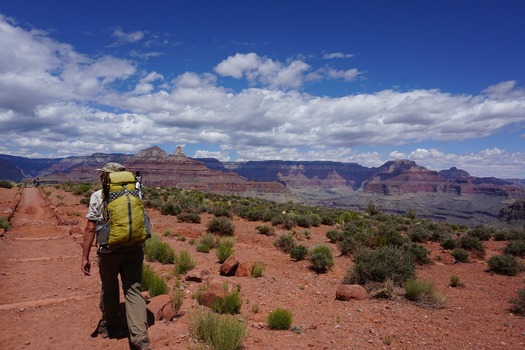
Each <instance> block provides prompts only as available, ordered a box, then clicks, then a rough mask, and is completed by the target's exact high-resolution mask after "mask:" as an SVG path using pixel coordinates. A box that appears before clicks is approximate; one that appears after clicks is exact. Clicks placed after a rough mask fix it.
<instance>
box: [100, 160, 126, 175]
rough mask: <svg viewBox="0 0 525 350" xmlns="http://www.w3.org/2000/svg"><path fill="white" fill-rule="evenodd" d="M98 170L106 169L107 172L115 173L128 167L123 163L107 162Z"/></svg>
mask: <svg viewBox="0 0 525 350" xmlns="http://www.w3.org/2000/svg"><path fill="white" fill-rule="evenodd" d="M97 170H99V171H104V172H106V173H115V172H118V171H124V170H126V168H125V167H124V165H122V164H119V163H113V162H109V163H106V165H104V167H103V168H102V169H97Z"/></svg>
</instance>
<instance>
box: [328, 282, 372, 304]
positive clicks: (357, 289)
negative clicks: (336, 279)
mask: <svg viewBox="0 0 525 350" xmlns="http://www.w3.org/2000/svg"><path fill="white" fill-rule="evenodd" d="M335 299H336V300H341V301H350V300H365V299H368V292H367V291H366V289H365V288H364V287H363V286H361V285H359V284H341V285H340V286H339V287H338V288H337V291H336V292H335Z"/></svg>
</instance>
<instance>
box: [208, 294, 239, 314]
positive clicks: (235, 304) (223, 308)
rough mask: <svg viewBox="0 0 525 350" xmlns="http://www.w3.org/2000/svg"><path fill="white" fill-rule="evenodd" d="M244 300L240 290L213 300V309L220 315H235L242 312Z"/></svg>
mask: <svg viewBox="0 0 525 350" xmlns="http://www.w3.org/2000/svg"><path fill="white" fill-rule="evenodd" d="M241 306H242V299H241V293H240V292H239V290H238V289H237V290H235V291H232V292H230V293H227V294H226V296H225V297H217V298H215V300H213V303H212V306H211V309H212V310H213V311H214V312H216V313H219V314H230V315H235V314H238V313H239V312H240V311H241Z"/></svg>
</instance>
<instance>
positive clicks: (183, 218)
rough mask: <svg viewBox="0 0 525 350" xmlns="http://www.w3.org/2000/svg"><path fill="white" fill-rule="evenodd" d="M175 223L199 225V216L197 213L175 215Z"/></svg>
mask: <svg viewBox="0 0 525 350" xmlns="http://www.w3.org/2000/svg"><path fill="white" fill-rule="evenodd" d="M177 221H178V222H187V223H190V224H200V223H201V216H200V215H199V214H198V213H180V214H178V215H177Z"/></svg>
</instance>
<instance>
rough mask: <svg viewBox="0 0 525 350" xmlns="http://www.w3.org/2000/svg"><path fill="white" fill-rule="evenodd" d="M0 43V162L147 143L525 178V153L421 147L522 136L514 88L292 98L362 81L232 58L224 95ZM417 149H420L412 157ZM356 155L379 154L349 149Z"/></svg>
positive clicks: (28, 40)
mask: <svg viewBox="0 0 525 350" xmlns="http://www.w3.org/2000/svg"><path fill="white" fill-rule="evenodd" d="M0 46H1V47H2V48H5V49H3V50H0V91H2V93H1V94H0V122H1V125H2V131H3V133H4V135H5V136H6V137H4V138H3V139H2V140H0V150H2V152H5V153H12V154H17V155H22V156H23V155H35V154H40V155H42V156H48V155H50V156H64V155H84V154H90V153H93V152H129V153H132V152H137V151H138V150H140V149H143V148H146V147H148V146H151V145H159V144H182V143H185V144H198V143H203V144H215V145H219V146H221V150H220V151H218V152H212V151H206V150H199V151H197V152H196V154H198V155H199V156H205V155H208V156H212V155H213V156H216V157H217V158H219V157H220V159H223V160H224V159H232V158H233V156H232V154H234V153H235V154H237V155H238V158H239V159H240V160H262V159H285V160H333V161H345V162H355V163H359V164H361V165H364V166H379V165H381V164H383V163H384V162H386V161H388V160H390V159H391V158H393V157H395V158H398V157H402V158H408V159H413V160H415V161H416V162H417V163H418V164H420V165H424V166H428V167H431V168H432V169H434V170H441V169H446V168H450V167H452V166H457V167H458V168H462V169H464V170H467V171H469V172H471V173H472V174H474V175H476V176H485V175H486V176H488V175H489V174H492V175H493V176H498V177H502V176H503V174H505V177H523V173H525V165H524V164H525V161H524V159H525V155H524V153H523V152H510V151H506V150H505V148H504V147H502V146H499V145H494V146H492V145H484V146H483V147H482V149H479V150H477V151H475V152H473V153H471V154H447V153H445V152H443V151H442V150H439V148H438V147H435V148H430V147H428V148H425V147H424V146H421V145H422V144H423V143H425V142H427V141H433V143H434V144H435V143H437V142H441V141H443V142H449V143H454V142H456V143H461V142H468V141H469V140H475V139H478V138H480V137H485V136H494V135H496V134H497V133H499V132H501V131H507V130H509V129H511V130H515V131H516V138H519V137H520V136H519V135H520V134H521V135H523V132H520V131H519V130H520V128H523V125H525V94H524V92H523V89H521V88H520V87H519V86H518V85H517V83H516V82H514V81H510V82H501V83H499V84H496V85H494V86H490V87H488V88H487V89H485V90H484V91H483V92H482V93H481V94H479V95H466V94H451V93H447V92H442V91H439V90H424V89H421V90H412V91H396V90H383V91H378V92H375V93H360V94H350V95H346V96H342V97H337V98H335V97H329V96H324V97H321V96H313V95H309V94H306V93H303V92H301V91H300V88H301V87H302V86H303V84H304V83H305V82H307V81H308V82H311V81H312V80H310V79H311V77H312V75H314V76H316V77H317V79H318V80H322V79H344V80H347V81H351V80H354V79H356V77H358V76H359V75H360V72H359V71H358V70H357V69H354V68H352V69H348V70H335V69H332V68H329V67H323V68H321V69H315V67H312V66H310V65H309V64H307V63H306V62H305V61H304V60H303V59H293V60H289V61H286V63H282V62H279V61H277V60H273V59H270V58H266V57H263V56H259V55H257V54H255V53H248V54H239V53H238V54H236V55H234V56H230V57H228V58H226V59H225V60H223V61H222V62H220V63H219V64H217V65H216V66H215V73H216V74H219V75H221V76H224V77H232V78H235V79H246V80H247V81H248V82H250V83H251V84H252V86H251V87H250V88H246V89H244V90H241V91H240V92H235V91H234V90H232V89H230V88H228V87H227V86H221V85H220V84H219V80H218V79H217V75H216V74H213V73H195V72H184V73H182V74H180V75H178V76H177V77H175V78H174V79H172V78H171V77H170V78H169V79H167V78H165V76H164V75H162V74H159V73H158V72H155V71H148V70H144V69H138V67H139V65H138V63H137V62H132V61H129V60H123V59H119V58H117V57H113V56H108V55H106V56H103V55H102V56H98V57H95V58H93V57H89V56H87V55H83V54H81V53H78V52H76V51H75V50H74V49H73V47H72V46H69V45H64V44H62V43H59V42H56V41H54V40H52V39H51V38H49V37H48V34H47V33H45V32H40V31H29V30H24V29H22V28H20V27H17V26H16V25H13V24H12V23H11V22H9V21H7V20H6V19H5V18H4V17H0ZM335 56H337V55H334V57H335ZM117 82H118V83H122V84H116V83H117ZM116 85H119V88H118V89H117V88H115V86H116ZM123 86H125V87H126V88H123ZM520 140H522V139H520ZM414 142H416V143H417V144H418V146H417V148H416V146H414V147H413V149H410V147H409V146H408V145H410V144H411V143H414ZM402 145H404V146H403V150H399V149H400V147H401V146H402ZM363 146H370V147H375V146H380V147H381V148H382V149H387V151H385V152H384V153H379V152H374V151H367V152H358V151H356V149H357V148H358V147H363Z"/></svg>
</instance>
